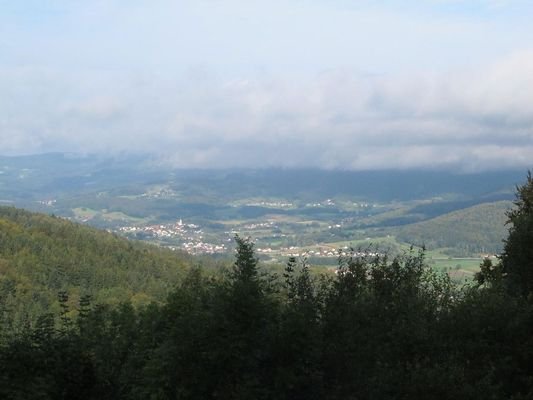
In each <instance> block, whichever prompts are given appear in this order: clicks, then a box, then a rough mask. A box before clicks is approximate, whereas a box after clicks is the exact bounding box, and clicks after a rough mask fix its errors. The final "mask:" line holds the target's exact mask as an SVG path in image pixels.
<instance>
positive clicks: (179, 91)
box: [0, 0, 533, 171]
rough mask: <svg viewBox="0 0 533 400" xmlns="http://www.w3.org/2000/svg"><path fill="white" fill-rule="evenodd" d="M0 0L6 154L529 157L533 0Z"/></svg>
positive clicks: (252, 159) (446, 160) (359, 162)
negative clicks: (283, 0) (348, 0)
mask: <svg viewBox="0 0 533 400" xmlns="http://www.w3.org/2000/svg"><path fill="white" fill-rule="evenodd" d="M420 3H421V2H415V1H402V2H400V1H393V0H390V1H384V2H379V3H377V2H371V1H357V2H346V1H343V0H336V1H330V2H326V1H318V0H302V1H296V2H291V3H286V2H281V1H272V2H261V1H247V2H244V1H234V0H228V1H224V2H221V1H216V0H200V1H178V2H173V1H168V0H162V1H159V2H145V1H138V0H135V1H132V2H128V3H124V2H119V1H116V0H109V1H93V2H86V3H79V2H67V1H45V2H42V1H33V0H29V1H25V2H9V1H1V0H0V5H1V6H2V7H0V32H1V33H2V35H1V39H0V93H2V95H0V154H2V155H17V154H38V153H50V152H71V153H77V154H104V155H117V154H118V155H120V154H122V155H124V154H131V155H135V154H149V155H150V156H151V157H153V158H154V159H159V160H162V161H164V162H168V163H170V164H171V165H174V166H176V167H180V168H235V167H236V168H268V167H287V168H321V169H345V170H376V169H377V170H383V169H444V170H452V171H454V170H457V171H483V170H495V169H524V170H526V169H528V168H531V167H532V165H533V163H532V161H531V160H533V107H531V104H533V73H532V71H533V44H532V43H533V26H532V25H531V24H530V20H531V17H532V16H533V3H530V2H528V1H525V0H515V1H513V0H472V1H462V0H431V1H427V2H423V4H420Z"/></svg>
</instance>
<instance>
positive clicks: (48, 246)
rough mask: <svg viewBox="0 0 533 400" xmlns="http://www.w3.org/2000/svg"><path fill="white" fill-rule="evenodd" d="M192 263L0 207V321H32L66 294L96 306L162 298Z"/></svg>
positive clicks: (110, 236) (61, 221) (69, 224)
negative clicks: (88, 299)
mask: <svg viewBox="0 0 533 400" xmlns="http://www.w3.org/2000/svg"><path fill="white" fill-rule="evenodd" d="M190 264H191V261H190V256H188V255H186V254H184V253H181V252H173V251H170V250H165V249H160V248H157V247H156V246H152V245H147V244H142V243H137V242H132V241H128V240H126V239H123V238H119V237H117V236H116V235H113V234H111V233H107V232H105V231H99V230H96V229H94V228H90V227H87V226H82V225H79V224H75V223H72V222H70V221H68V220H65V219H62V218H58V217H53V216H46V215H43V214H35V213H31V212H28V211H24V210H20V209H16V208H11V207H0V318H1V317H2V315H3V314H5V315H8V314H9V315H11V316H14V317H15V322H14V323H22V322H23V321H24V320H31V319H32V318H33V317H34V316H35V315H38V314H40V313H42V312H44V311H51V310H52V311H53V310H55V309H54V307H55V308H57V307H58V303H57V295H58V292H60V291H66V292H67V293H68V295H69V303H70V306H71V308H72V309H74V308H76V307H77V305H78V301H79V299H80V296H85V295H89V296H91V298H92V299H93V301H94V302H95V303H111V304H116V303H118V302H121V301H126V300H131V301H132V302H133V303H134V304H145V303H148V302H150V301H153V300H156V301H160V300H163V299H164V298H165V297H166V296H167V294H168V292H169V291H170V290H171V289H172V288H173V287H174V286H175V285H176V283H177V282H178V280H179V278H180V276H182V274H183V273H184V270H185V269H186V268H187V267H188V266H189V265H190Z"/></svg>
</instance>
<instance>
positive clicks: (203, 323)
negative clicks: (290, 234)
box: [0, 175, 533, 400]
mask: <svg viewBox="0 0 533 400" xmlns="http://www.w3.org/2000/svg"><path fill="white" fill-rule="evenodd" d="M515 204H516V207H515V208H514V209H513V210H512V211H510V212H509V213H508V222H509V235H508V238H507V240H506V241H505V244H504V251H503V253H502V255H501V258H500V260H499V261H498V262H497V263H492V262H491V261H489V260H486V261H485V262H484V263H483V264H482V265H481V266H480V271H479V273H478V274H477V275H476V277H475V280H474V281H472V282H470V283H469V284H466V285H463V286H456V285H454V284H453V283H452V282H451V281H450V279H449V277H448V276H447V275H446V274H441V273H438V272H436V271H434V270H432V269H431V268H429V267H428V266H427V264H426V262H425V258H424V251H423V250H422V251H415V250H413V251H410V252H407V253H405V254H403V255H401V256H398V257H394V258H389V257H388V256H387V255H383V254H380V253H379V252H376V251H361V250H358V249H352V250H351V251H347V252H344V253H340V254H339V259H338V268H337V270H336V273H335V274H329V275H316V274H311V273H310V270H309V266H308V265H307V263H306V261H305V260H297V259H294V258H291V259H289V260H288V262H287V264H286V266H285V269H284V271H283V273H281V274H275V273H273V272H271V271H268V270H266V269H264V268H262V267H261V265H260V264H259V263H258V260H257V258H256V257H255V254H254V249H253V242H252V241H251V240H248V239H244V238H240V237H238V236H237V237H236V255H235V261H234V263H233V265H232V266H231V267H230V268H228V269H226V270H224V271H222V272H221V273H219V274H213V273H206V272H205V270H204V269H203V268H201V267H197V268H189V269H187V272H185V273H184V272H183V271H184V270H185V269H184V268H182V269H180V274H179V275H180V276H176V277H174V278H172V279H171V278H170V275H166V276H164V277H159V278H164V279H168V282H169V285H170V284H172V283H171V282H174V283H175V284H176V287H175V289H174V290H172V291H171V292H170V293H169V294H168V296H167V297H166V300H165V301H150V302H148V301H147V302H140V303H138V304H132V302H131V301H126V302H121V303H118V304H113V303H112V302H111V303H110V302H108V303H105V304H102V303H100V302H99V301H95V299H94V298H93V297H92V296H79V297H78V298H77V301H72V299H71V297H69V293H68V291H64V290H59V291H58V292H57V303H56V304H57V312H56V313H53V312H50V311H48V312H45V313H43V314H41V315H40V316H39V317H38V318H37V319H36V320H35V322H34V323H32V324H22V325H19V326H17V330H16V332H14V331H13V328H12V327H11V326H10V325H9V324H4V325H3V326H2V329H3V331H2V333H3V334H2V336H1V337H2V341H1V346H0V398H5V399H208V398H216V399H343V400H344V399H419V398H423V399H529V398H532V397H533V246H531V243H533V233H532V232H533V179H532V177H531V175H529V176H528V179H527V182H526V183H525V184H524V185H523V186H521V187H519V188H518V190H517V197H516V202H515ZM3 212H4V214H9V213H15V214H16V213H18V212H19V211H16V210H13V209H9V210H4V211H3ZM20 213H21V216H20V217H19V218H25V214H24V213H23V212H20ZM10 220H13V217H11V219H10ZM10 220H7V222H6V221H3V222H1V223H2V224H4V225H3V226H2V235H3V236H2V238H1V241H0V245H1V246H3V250H2V260H0V266H5V265H7V263H9V262H10V259H9V255H10V254H15V253H16V254H23V253H24V252H23V250H22V249H27V250H25V251H26V252H27V253H28V257H29V258H31V257H33V262H35V263H38V259H39V254H40V253H39V251H41V252H42V251H53V249H52V248H50V249H32V248H31V243H32V242H31V240H30V239H31V235H38V234H39V229H40V228H39V227H38V225H37V226H29V227H28V229H24V230H22V231H20V230H17V228H16V227H15V226H11V225H10V223H11V222H9V221H10ZM64 224H65V225H64V229H65V232H62V231H61V230H59V231H58V232H57V235H58V236H57V237H59V238H61V240H65V241H70V240H74V242H77V241H76V240H75V239H74V238H71V237H69V235H68V228H69V226H70V225H68V223H67V222H64ZM62 225H63V222H62V223H61V224H60V225H58V226H62ZM4 231H7V232H10V233H4ZM26 232H33V233H32V234H30V237H29V238H28V236H27V233H26ZM90 232H91V231H87V234H88V236H87V238H85V237H80V238H78V239H77V240H79V241H80V242H82V243H84V242H87V243H88V244H83V245H81V246H89V245H91V244H90V237H91V233H90ZM55 234H56V233H54V235H55ZM23 238H26V239H24V240H22V239H23ZM109 241H110V243H112V244H113V245H111V244H110V246H109V248H106V247H104V248H102V249H98V252H99V253H101V254H103V255H105V254H108V253H109V257H111V258H112V257H119V256H118V255H117V253H116V252H115V250H116V251H117V252H118V254H120V251H121V250H123V249H124V248H123V247H122V246H130V245H131V246H134V245H133V244H130V243H129V242H123V241H120V240H118V239H116V238H114V237H113V236H111V235H110V236H109ZM115 241H116V242H115ZM19 242H21V243H22V244H17V243H19ZM135 246H137V245H135ZM66 249H70V246H66ZM72 251H74V250H72ZM146 251H147V252H149V251H148V250H146ZM126 253H127V254H130V253H129V252H126ZM126 253H124V254H123V255H122V257H125V259H124V260H123V261H122V264H120V265H122V268H123V270H124V271H127V270H128V268H129V263H132V265H135V266H136V267H135V268H134V269H135V271H137V270H138V268H140V266H141V265H145V264H146V263H149V262H153V263H154V264H157V263H165V262H169V263H170V261H168V260H170V256H169V255H167V254H166V253H164V252H162V253H160V254H159V253H157V252H156V253H157V254H158V255H156V256H154V255H152V253H150V254H147V255H146V257H147V258H144V259H142V258H141V261H139V257H143V254H144V252H143V249H142V248H140V247H139V248H136V250H135V252H134V253H131V254H135V256H129V255H128V256H126ZM57 257H58V258H57V260H58V263H57V265H61V260H62V259H64V258H65V257H67V258H65V259H68V260H70V261H69V262H72V264H69V267H72V268H73V269H74V270H75V265H76V262H75V260H76V256H75V255H72V256H67V255H66V254H58V256H57ZM68 257H70V258H68ZM152 257H159V258H152ZM98 260H100V259H98ZM103 260H105V258H104V259H102V260H100V261H102V265H97V266H95V268H97V269H99V268H100V267H102V268H103V267H104V265H103V264H105V262H104V261H103ZM150 260H151V261H150ZM79 261H80V262H81V261H82V260H79ZM115 261H116V260H115ZM87 262H89V261H87ZM24 265H25V267H24ZM150 265H153V264H150ZM168 265H169V267H168V268H170V266H171V264H168ZM31 266H32V262H28V263H26V264H21V268H31ZM40 268H50V270H43V272H42V274H41V275H42V277H43V281H42V282H40V283H41V284H42V285H43V286H47V285H50V284H51V283H50V282H47V281H45V279H44V277H46V279H50V278H49V276H50V275H51V272H52V271H54V265H50V266H41V267H40ZM114 269H115V268H113V270H114ZM4 270H5V267H4ZM124 271H122V270H121V269H119V272H116V273H117V274H119V273H124V274H125V275H123V276H122V275H120V276H119V277H117V278H116V279H131V278H128V276H127V272H124ZM102 273H104V272H102ZM108 273H109V274H112V272H111V271H109V272H108ZM95 274H96V272H95ZM181 275H183V276H181ZM139 276H142V275H139ZM146 276H150V275H149V274H148V273H147V275H146ZM15 278H16V277H6V276H5V273H4V272H2V275H1V279H2V281H1V282H2V285H3V286H2V287H4V286H5V285H6V282H12V281H13V279H15ZM35 279H37V278H35ZM76 279H78V280H77V281H76V282H77V283H80V284H81V283H83V282H84V281H80V279H81V278H80V277H77V278H76ZM87 279H89V278H87ZM90 279H96V278H90ZM154 279H156V277H154ZM149 281H150V280H149V279H147V282H149ZM36 282H38V280H36ZM90 282H93V281H92V280H91V281H90ZM134 282H136V281H135V280H132V287H138V288H141V289H142V288H143V286H142V285H143V284H142V280H140V281H139V283H138V286H135V285H134ZM23 283H24V282H17V285H19V286H20V285H22V284H23ZM32 284H33V283H32ZM9 285H13V283H11V284H9ZM52 287H53V286H52ZM80 287H81V286H80ZM58 289H60V288H58ZM2 290H4V289H2ZM145 291H146V292H147V293H149V290H148V289H146V290H145ZM5 293H6V292H5V291H3V292H2V296H3V297H2V303H0V304H2V307H4V309H3V310H2V313H3V315H4V316H6V318H7V319H9V318H8V317H9V315H10V314H9V313H10V310H9V309H7V308H6V307H7V306H6V305H9V304H11V303H9V302H7V301H5V300H4V296H5Z"/></svg>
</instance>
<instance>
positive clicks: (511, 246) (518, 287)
mask: <svg viewBox="0 0 533 400" xmlns="http://www.w3.org/2000/svg"><path fill="white" fill-rule="evenodd" d="M515 206H516V207H515V208H514V209H513V210H511V211H510V212H509V213H508V214H507V216H508V218H509V219H508V221H507V222H508V224H509V225H510V229H509V237H508V238H507V240H506V241H505V247H504V252H503V255H502V259H501V262H502V267H503V273H504V274H505V279H506V282H507V284H508V287H509V289H510V290H511V291H512V292H517V293H519V294H521V295H522V296H524V297H527V296H531V295H533V177H532V176H531V172H529V173H528V176H527V181H526V183H525V184H524V185H522V186H519V187H518V188H517V193H516V201H515Z"/></svg>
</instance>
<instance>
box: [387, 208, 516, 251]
mask: <svg viewBox="0 0 533 400" xmlns="http://www.w3.org/2000/svg"><path fill="white" fill-rule="evenodd" d="M512 205H513V203H512V202H511V201H497V202H493V203H484V204H479V205H475V206H472V207H467V208H464V209H462V210H457V211H453V212H450V213H447V214H444V215H440V216H438V217H436V218H432V219H429V220H426V221H422V222H418V223H414V224H410V225H404V226H401V227H398V228H395V229H394V230H393V231H392V232H393V233H394V234H395V235H396V238H397V239H398V240H399V241H401V242H407V243H413V244H417V245H422V244H424V245H425V246H426V247H427V248H428V249H436V248H450V247H454V249H453V252H454V253H455V254H450V255H453V256H460V255H468V254H472V253H499V252H501V250H502V244H503V243H502V240H503V239H504V238H505V237H507V226H506V225H505V223H506V221H507V216H506V211H508V210H509V209H510V208H511V207H512ZM461 252H463V254H461Z"/></svg>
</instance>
